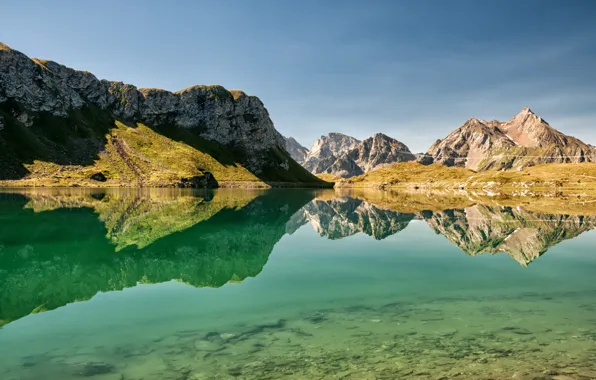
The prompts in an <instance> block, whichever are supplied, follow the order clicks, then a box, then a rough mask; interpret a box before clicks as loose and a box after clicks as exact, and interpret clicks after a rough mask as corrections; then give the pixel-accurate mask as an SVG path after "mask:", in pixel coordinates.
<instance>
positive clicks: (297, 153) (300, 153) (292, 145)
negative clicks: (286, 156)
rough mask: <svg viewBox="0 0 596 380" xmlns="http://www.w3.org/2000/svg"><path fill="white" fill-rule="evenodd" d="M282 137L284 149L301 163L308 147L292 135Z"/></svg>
mask: <svg viewBox="0 0 596 380" xmlns="http://www.w3.org/2000/svg"><path fill="white" fill-rule="evenodd" d="M284 139H285V142H286V150H287V151H288V153H290V156H292V158H293V159H294V160H295V161H296V162H297V163H299V164H302V163H303V162H304V159H305V158H306V155H307V154H308V149H306V148H305V147H303V146H302V145H300V143H299V142H298V141H296V139H295V138H293V137H284Z"/></svg>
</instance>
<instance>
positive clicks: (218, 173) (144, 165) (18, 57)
mask: <svg viewBox="0 0 596 380" xmlns="http://www.w3.org/2000/svg"><path fill="white" fill-rule="evenodd" d="M117 123H120V124H117ZM139 126H143V127H147V128H148V130H142V131H141V130H139V131H141V133H140V134H141V135H142V137H143V139H144V141H143V142H142V144H140V146H138V147H137V148H132V147H131V145H134V144H130V143H129V142H130V140H131V139H132V137H133V136H132V135H133V133H132V131H131V130H133V129H135V128H137V127H139ZM118 128H120V129H122V130H123V131H124V132H122V135H120V136H114V135H113V134H112V131H113V130H115V129H118ZM127 128H128V129H127ZM124 134H126V136H124ZM156 140H160V141H161V146H160V147H159V149H152V148H151V147H148V148H147V145H151V144H153V143H154V142H155V141H156ZM175 143H180V144H182V145H184V146H183V147H180V149H182V150H184V151H185V152H186V153H185V154H186V156H187V157H188V160H186V161H184V160H183V162H182V163H181V162H177V160H176V158H175V157H169V156H168V153H169V152H168V148H167V146H168V145H171V144H175ZM129 148H130V149H129ZM110 150H111V152H110ZM0 151H1V152H0V162H1V163H0V180H19V179H23V178H30V179H43V180H47V179H48V178H50V179H56V181H55V182H57V184H60V181H63V182H64V183H62V184H64V185H72V184H73V181H72V178H73V175H74V176H75V177H81V176H82V177H84V178H78V179H77V181H78V182H76V183H78V184H79V185H92V184H93V183H94V182H93V181H88V180H89V177H90V176H91V175H92V173H89V172H87V171H88V170H87V169H89V170H90V171H92V172H93V171H95V172H101V174H102V176H103V177H107V178H106V179H107V180H108V183H109V182H114V183H125V184H132V183H134V184H135V185H140V186H150V185H152V186H159V185H164V184H165V185H176V184H178V183H179V182H181V181H182V179H183V178H187V177H188V178H192V177H201V178H202V177H204V176H205V175H206V173H207V172H209V173H211V172H212V171H213V173H212V174H213V176H214V177H215V180H216V181H221V180H224V181H225V180H234V179H236V178H237V179H238V180H240V181H242V180H244V181H252V182H258V181H261V182H266V183H275V182H303V183H314V184H322V183H323V182H322V181H320V180H319V179H317V178H316V177H315V176H313V175H310V174H309V173H308V172H306V171H305V170H303V168H302V167H300V166H299V165H298V164H297V163H296V162H295V161H294V160H293V159H292V158H291V157H290V155H289V153H288V152H287V151H286V149H285V141H284V138H283V136H282V135H281V134H280V133H279V132H278V131H277V130H276V129H275V127H274V125H273V122H272V121H271V119H270V117H269V113H268V111H267V109H266V108H265V106H264V105H263V103H262V102H261V101H260V99H259V98H257V97H256V96H250V95H247V94H246V93H245V92H243V91H240V90H232V91H228V90H226V89H225V88H224V87H222V86H219V85H209V86H205V85H197V86H191V87H188V88H186V89H183V90H180V91H176V92H170V91H166V90H162V89H154V88H137V87H135V86H133V85H130V84H125V83H123V82H117V81H108V80H99V79H98V78H97V77H95V76H94V75H93V74H91V73H89V72H86V71H78V70H75V69H72V68H69V67H67V66H64V65H61V64H59V63H56V62H53V61H49V60H41V59H36V58H34V59H30V58H29V57H27V56H26V55H25V54H23V53H21V52H19V51H17V50H14V49H11V48H10V47H9V46H8V45H5V44H0ZM178 153H179V152H178ZM102 154H103V155H104V156H107V158H106V159H107V160H108V161H109V160H112V161H114V160H117V161H121V162H120V164H121V165H120V166H121V168H120V167H119V166H118V165H110V164H105V165H101V164H100V165H99V166H98V165H97V163H98V162H99V161H101V160H102V157H101V155H102ZM214 161H217V162H214ZM40 162H41V163H43V164H40ZM46 163H47V164H49V166H52V165H55V166H56V167H54V166H52V168H51V169H52V170H50V173H48V172H47V171H46V166H48V165H45V164H46ZM182 164H184V165H182ZM97 166H98V167H97ZM110 166H111V167H114V168H116V169H117V170H116V173H113V172H111V171H110V170H108V169H106V167H108V168H109V167H110ZM64 168H66V169H67V170H70V169H72V170H71V171H72V172H73V173H70V176H69V177H68V178H67V177H64V176H63V177H60V176H59V172H60V170H62V169H64ZM236 169H238V170H240V171H243V174H242V175H240V176H238V175H237V174H238V173H237V172H238V170H236ZM230 170H231V171H230ZM234 170H236V171H234ZM161 171H163V173H162V174H164V175H163V176H162V177H161V178H158V179H155V178H152V176H153V174H154V173H156V172H158V173H159V172H161ZM83 172H84V174H81V173H83ZM95 174H97V173H95ZM218 177H219V178H218ZM97 178H102V177H101V176H97ZM69 180H70V181H69ZM52 183H53V182H51V181H50V183H48V184H49V185H51V184H52Z"/></svg>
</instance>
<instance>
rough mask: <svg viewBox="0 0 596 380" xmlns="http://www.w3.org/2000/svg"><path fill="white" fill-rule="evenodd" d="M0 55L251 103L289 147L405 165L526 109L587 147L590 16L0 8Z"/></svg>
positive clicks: (61, 4)
mask: <svg viewBox="0 0 596 380" xmlns="http://www.w3.org/2000/svg"><path fill="white" fill-rule="evenodd" d="M0 15H2V22H1V23H0V41H2V42H4V43H6V44H8V45H9V46H11V47H13V48H14V49H17V50H20V51H22V52H23V53H25V54H27V55H29V56H30V57H38V58H44V59H52V60H54V61H58V62H60V63H62V64H65V65H67V66H70V67H74V68H77V69H81V70H87V71H91V72H93V73H94V74H95V75H96V76H97V77H99V78H102V79H110V80H121V81H124V82H127V83H131V84H134V85H136V86H139V87H160V88H165V89H168V90H173V91H175V90H179V89H182V88H185V87H189V86H191V85H194V84H221V85H223V86H225V87H226V88H228V89H242V90H245V91H246V92H247V93H249V94H252V95H257V96H259V97H260V98H261V100H262V101H263V102H264V103H265V106H266V107H267V109H268V110H269V113H270V114H271V117H272V119H273V121H274V123H275V126H276V127H277V129H278V130H279V131H280V132H281V133H282V134H284V135H286V136H294V137H295V138H296V139H298V141H300V142H301V143H302V144H303V145H306V146H307V147H310V145H311V144H312V142H313V141H314V140H315V139H316V138H318V137H320V136H321V135H323V134H327V133H329V132H343V133H346V134H349V135H352V136H355V137H357V138H366V137H367V136H369V135H371V134H372V133H374V132H383V133H386V134H388V135H390V136H392V137H395V138H397V139H398V140H401V141H403V142H404V143H406V145H408V146H409V147H410V148H411V149H412V150H413V151H416V152H418V151H425V150H426V149H427V148H428V147H429V146H430V144H431V143H432V142H433V141H434V140H435V139H437V138H442V137H444V136H445V135H447V134H448V133H449V132H450V131H451V130H453V129H454V128H456V127H458V126H459V125H461V124H463V122H464V121H465V120H466V119H468V118H470V117H472V116H474V117H478V118H481V119H489V120H492V119H499V120H507V119H509V118H511V117H513V116H514V115H515V114H516V113H518V112H519V111H520V110H521V109H522V107H524V106H526V105H527V106H529V107H531V108H532V110H533V111H534V112H536V113H537V114H539V115H540V116H542V117H543V118H544V119H546V120H547V121H549V123H550V124H551V125H552V126H553V127H555V128H558V129H560V130H562V131H563V132H565V133H568V134H572V135H575V136H577V137H579V138H581V139H583V140H585V141H586V142H588V143H592V144H596V1H593V0H560V1H550V0H515V1H508V0H500V1H490V0H466V1H463V0H461V1H459V0H449V1H446V0H445V1H444V0H433V1H431V0H411V1H410V0H408V1H399V0H388V1H380V0H368V1H349V0H342V1H339V0H338V1H334V0H301V1H299V0H295V1H294V0H236V1H233V0H218V1H201V0H196V1H190V0H189V1H182V0H181V1H165V0H162V1H148V0H147V1H134V0H131V1H129V0H127V1H123V0H119V1H112V0H109V1H106V0H102V1H78V0H72V1H45V0H44V1H28V0H18V1H9V0H1V1H0Z"/></svg>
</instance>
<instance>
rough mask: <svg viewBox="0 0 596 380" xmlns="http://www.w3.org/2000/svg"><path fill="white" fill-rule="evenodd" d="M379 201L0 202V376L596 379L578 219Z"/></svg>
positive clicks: (125, 198)
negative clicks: (441, 208)
mask: <svg viewBox="0 0 596 380" xmlns="http://www.w3.org/2000/svg"><path fill="white" fill-rule="evenodd" d="M387 204H388V203H384V204H380V203H377V204H375V202H372V201H369V200H365V199H363V198H362V197H358V196H356V195H349V194H348V195H346V194H341V193H335V192H333V191H323V192H315V191H302V190H270V191H244V190H219V191H215V192H202V191H201V192H197V191H195V192H192V191H182V190H145V191H132V190H128V191H122V190H85V189H70V190H67V189H64V190H52V191H42V190H14V191H11V192H9V193H4V194H0V284H2V287H1V289H0V320H2V324H3V327H2V328H1V329H0V378H1V379H14V380H16V379H19V380H21V379H23V380H29V379H31V380H32V379H49V380H58V379H60V380H63V379H65V380H68V379H83V378H91V379H96V380H102V379H105V380H108V379H110V380H116V379H118V380H141V379H144V380H149V379H175V380H182V379H185V380H191V379H511V378H514V379H560V380H566V379H567V380H568V379H593V378H596V284H595V283H594V273H596V256H595V254H594V253H595V252H594V246H595V243H596V231H595V230H596V216H590V215H572V214H569V213H557V212H556V210H554V209H553V210H552V213H548V214H546V213H542V212H535V211H528V210H526V209H524V208H523V207H509V206H506V207H500V206H496V205H490V206H486V205H481V204H471V205H470V204H466V205H462V207H461V208H453V207H451V208H449V209H447V210H437V209H436V207H435V206H433V207H430V206H428V207H425V206H424V205H423V206H420V207H419V210H413V209H412V208H411V207H407V208H406V207H403V208H401V207H399V202H393V203H392V206H391V207H389V206H388V205H387ZM396 205H397V206H396ZM431 210H434V211H431Z"/></svg>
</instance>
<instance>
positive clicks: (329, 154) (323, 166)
mask: <svg viewBox="0 0 596 380" xmlns="http://www.w3.org/2000/svg"><path fill="white" fill-rule="evenodd" d="M415 159H416V157H415V156H414V155H413V154H412V153H411V152H410V150H409V148H408V147H407V146H406V145H405V144H403V143H402V142H400V141H398V140H396V139H394V138H392V137H389V136H387V135H385V134H383V133H375V134H374V135H372V136H371V137H368V138H366V139H364V140H362V141H361V140H358V139H356V138H354V137H351V136H347V135H344V134H342V133H338V132H332V133H329V134H328V135H326V136H321V138H320V139H318V140H316V141H315V142H314V143H313V146H312V148H311V150H310V151H309V152H308V154H307V156H306V158H305V160H304V163H303V166H304V167H305V168H306V169H307V170H309V171H310V172H311V173H313V174H332V175H334V176H337V177H343V178H349V177H354V176H358V175H361V174H364V173H366V172H368V171H370V170H374V169H378V168H382V167H384V166H388V165H391V164H394V163H397V162H404V161H414V160H415Z"/></svg>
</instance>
